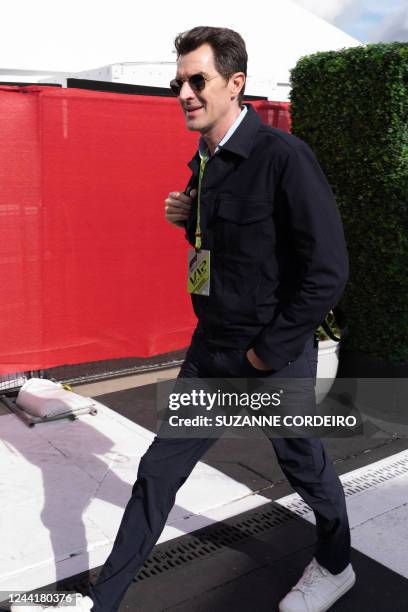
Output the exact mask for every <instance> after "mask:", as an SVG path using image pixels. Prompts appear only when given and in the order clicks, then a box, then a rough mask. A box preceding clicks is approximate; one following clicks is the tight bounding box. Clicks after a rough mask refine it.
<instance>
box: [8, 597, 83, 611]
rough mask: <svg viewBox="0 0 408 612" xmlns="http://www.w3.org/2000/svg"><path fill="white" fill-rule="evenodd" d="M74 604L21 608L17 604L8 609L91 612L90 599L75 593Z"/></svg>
mask: <svg viewBox="0 0 408 612" xmlns="http://www.w3.org/2000/svg"><path fill="white" fill-rule="evenodd" d="M75 596H76V602H75V605H73V606H63V605H58V606H42V605H36V606H21V605H19V604H13V605H12V606H11V607H10V612H54V611H55V610H65V611H66V612H72V611H74V610H75V611H76V612H91V610H92V607H93V601H92V599H91V598H90V597H88V596H86V597H84V596H83V595H81V594H80V593H76V594H75Z"/></svg>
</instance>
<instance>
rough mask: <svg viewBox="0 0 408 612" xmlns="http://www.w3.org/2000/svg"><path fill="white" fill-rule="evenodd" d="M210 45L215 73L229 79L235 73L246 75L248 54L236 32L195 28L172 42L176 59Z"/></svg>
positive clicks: (202, 27)
mask: <svg viewBox="0 0 408 612" xmlns="http://www.w3.org/2000/svg"><path fill="white" fill-rule="evenodd" d="M206 43H207V44H208V45H210V47H211V48H212V50H213V53H214V63H215V67H216V69H217V71H218V72H219V73H220V74H221V75H222V76H223V77H224V78H225V79H229V77H230V76H231V75H233V74H234V73H235V72H243V73H244V74H245V77H246V74H247V63H248V54H247V51H246V47H245V42H244V39H243V38H242V36H241V35H240V34H238V32H234V30H230V29H229V28H213V27H210V26H197V27H196V28H192V29H191V30H187V31H186V32H181V33H180V34H178V35H177V36H176V38H175V40H174V46H175V47H176V51H177V59H178V58H179V57H180V55H186V53H190V51H195V49H198V47H201V45H204V44H206ZM244 90H245V83H244V86H243V88H242V89H241V91H240V93H239V96H238V101H239V102H241V101H242V98H243V96H244Z"/></svg>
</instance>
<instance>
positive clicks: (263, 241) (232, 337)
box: [186, 106, 348, 371]
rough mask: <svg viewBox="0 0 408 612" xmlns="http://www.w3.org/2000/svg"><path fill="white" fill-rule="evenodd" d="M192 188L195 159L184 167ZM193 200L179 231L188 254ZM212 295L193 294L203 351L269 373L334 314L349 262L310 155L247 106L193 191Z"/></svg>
mask: <svg viewBox="0 0 408 612" xmlns="http://www.w3.org/2000/svg"><path fill="white" fill-rule="evenodd" d="M189 166H190V168H191V170H192V172H193V175H192V177H191V180H190V182H189V184H190V186H191V185H196V184H197V176H198V170H199V155H198V152H197V153H196V155H195V157H194V158H193V159H192V160H191V162H190V163H189ZM196 215H197V201H196V200H195V201H193V203H192V207H191V212H190V217H189V219H188V221H187V223H186V233H187V238H188V240H189V242H190V243H191V244H192V245H194V232H195V229H196ZM201 231H202V248H203V249H209V250H210V251H211V285H210V295H209V296H200V295H192V301H193V307H194V311H195V313H196V315H197V317H198V320H199V327H200V328H201V330H202V331H203V332H204V334H205V337H206V340H207V342H209V343H210V344H213V345H215V346H219V347H232V348H249V347H253V349H254V350H255V353H256V354H257V355H258V356H259V357H260V359H262V360H263V361H264V362H266V363H267V364H268V365H269V366H270V368H271V369H272V370H276V371H277V370H280V369H281V368H282V367H284V366H285V365H287V364H288V363H289V362H290V361H294V360H295V359H296V358H297V357H298V356H299V355H300V353H301V352H302V350H303V347H304V344H305V342H306V340H307V339H308V338H309V337H310V336H311V335H312V334H313V333H314V331H315V330H316V328H317V327H318V326H319V324H320V323H321V322H322V321H323V319H324V317H325V315H326V314H327V312H328V311H329V310H330V309H331V308H332V307H334V306H335V305H336V304H337V302H338V300H339V298H340V296H341V294H342V292H343V289H344V286H345V284H346V281H347V278H348V257H347V250H346V244H345V240H344V233H343V228H342V223H341V220H340V216H339V213H338V210H337V206H336V202H335V199H334V195H333V192H332V190H331V188H330V186H329V184H328V182H327V180H326V178H325V176H324V174H323V171H322V169H321V167H320V166H319V163H318V162H317V160H316V157H315V155H314V154H313V152H312V150H311V149H310V147H309V146H308V145H307V144H306V143H305V142H304V141H303V140H301V139H299V138H297V137H296V136H294V135H292V134H288V133H286V132H284V131H282V130H279V129H277V128H272V127H270V126H267V125H264V124H262V123H261V120H260V118H259V115H258V114H257V113H256V112H255V111H254V109H253V108H252V107H251V106H249V108H248V112H247V114H246V116H245V118H244V119H243V121H242V123H241V124H240V125H239V126H238V128H237V130H236V131H235V132H234V133H233V135H232V136H231V138H230V139H229V140H228V141H227V142H226V143H225V145H224V146H223V147H222V149H221V150H220V151H219V152H218V153H217V154H216V155H215V156H213V157H212V158H211V159H210V160H209V162H208V163H207V166H206V168H205V172H204V178H203V183H202V191H201Z"/></svg>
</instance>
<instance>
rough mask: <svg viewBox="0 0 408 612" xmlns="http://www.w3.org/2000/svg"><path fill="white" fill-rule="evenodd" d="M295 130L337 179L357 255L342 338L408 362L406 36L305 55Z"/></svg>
mask: <svg viewBox="0 0 408 612" xmlns="http://www.w3.org/2000/svg"><path fill="white" fill-rule="evenodd" d="M291 85H292V90H291V94H290V101H291V113H292V132H293V133H294V134H296V136H299V137H300V138H302V139H303V140H305V141H306V142H307V143H308V144H309V145H310V146H311V148H312V149H313V151H314V152H315V154H316V156H317V158H318V159H319V162H320V164H321V166H322V168H323V170H324V172H325V174H326V176H327V179H328V181H329V183H330V185H331V186H332V189H333V192H334V194H335V196H336V200H337V204H338V206H339V210H340V214H341V217H342V219H343V224H344V231H345V234H346V240H347V245H348V251H349V255H350V280H349V282H348V284H347V287H346V289H345V292H344V295H343V297H342V299H341V302H340V305H341V306H342V307H343V308H344V310H345V312H346V314H347V317H348V321H349V329H350V334H349V336H348V337H347V339H346V341H345V346H346V347H347V348H351V349H353V350H361V351H364V352H366V353H369V354H371V355H373V356H375V357H379V358H382V359H386V360H389V361H393V362H396V363H407V362H408V43H397V42H394V43H387V44H369V45H366V46H365V47H364V46H359V47H354V48H349V49H342V50H340V51H329V52H319V53H315V54H313V55H310V56H304V57H302V58H301V59H300V60H299V61H298V63H297V64H296V66H295V68H294V69H293V70H292V71H291Z"/></svg>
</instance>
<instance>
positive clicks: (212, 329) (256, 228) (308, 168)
mask: <svg viewBox="0 0 408 612" xmlns="http://www.w3.org/2000/svg"><path fill="white" fill-rule="evenodd" d="M175 45H176V50H177V54H178V60H177V74H176V78H175V79H174V80H173V81H172V82H171V88H172V90H173V91H174V93H175V94H176V95H177V96H178V99H179V102H180V105H181V108H182V111H183V113H184V115H185V120H186V125H187V128H188V129H189V130H195V131H197V132H199V133H200V135H201V137H200V140H199V147H198V151H197V153H196V155H195V156H194V158H193V160H192V161H191V162H190V164H189V165H190V168H191V170H192V177H191V180H190V181H189V187H188V189H187V190H186V193H188V194H189V195H186V193H182V192H171V193H170V194H169V196H168V198H167V199H166V201H165V216H166V219H167V221H169V222H170V223H173V224H174V225H176V226H180V227H182V228H185V230H186V236H187V238H188V240H189V242H190V244H191V246H192V249H191V256H190V258H189V270H190V275H189V290H190V292H191V296H192V301H193V306H194V310H195V313H196V315H197V318H198V325H197V329H196V331H195V333H194V335H193V338H192V342H191V345H190V348H189V350H188V352H187V355H186V359H185V361H184V363H183V365H182V368H181V370H180V374H179V377H180V378H212V377H213V378H217V377H218V378H222V377H225V378H234V377H242V378H245V377H248V378H256V377H260V378H265V379H269V378H271V379H273V378H291V377H293V378H296V377H297V378H299V377H300V378H301V377H304V378H310V377H312V378H314V377H315V374H316V357H317V343H316V341H315V334H314V332H315V330H316V329H317V327H318V326H319V324H320V323H321V322H322V321H323V319H324V317H325V315H326V313H327V312H328V311H329V310H330V309H331V308H332V307H333V306H335V305H336V303H337V302H338V300H339V298H340V296H341V293H342V291H343V289H344V286H345V283H346V280H347V276H348V259H347V252H346V247H345V241H344V235H343V230H342V225H341V221H340V217H339V214H338V211H337V208H336V204H335V200H334V197H333V193H332V191H331V189H330V187H329V185H328V183H327V181H326V179H325V177H324V174H323V172H322V170H321V168H320V166H319V164H318V162H317V161H316V158H315V156H314V154H313V152H312V151H311V149H310V148H309V147H308V145H307V144H306V143H305V142H303V141H302V140H300V139H299V138H297V137H295V136H294V135H291V134H287V133H285V132H283V131H281V130H278V129H275V128H271V127H269V126H266V125H263V124H262V123H261V120H260V118H259V116H258V115H257V113H256V112H255V111H254V110H253V108H252V107H251V106H249V105H246V106H245V105H243V104H242V97H243V93H244V88H245V79H246V68H247V53H246V49H245V43H244V41H243V40H242V38H241V36H240V35H239V34H237V33H236V32H234V31H232V30H229V29H226V28H211V27H197V28H193V29H192V30H190V31H187V32H184V33H183V34H180V35H179V36H178V37H177V39H176V41H175ZM197 266H200V275H198V276H197V274H195V272H196V270H197ZM198 277H199V281H198V280H197V278H198ZM159 434H160V432H159ZM215 441H216V437H209V438H189V437H185V438H171V437H167V438H166V437H161V436H160V435H158V436H156V437H155V439H154V441H153V443H152V444H151V445H150V447H149V449H148V450H147V452H146V453H145V455H144V456H143V457H142V459H141V461H140V466H139V470H138V477H137V480H136V482H135V484H134V486H133V489H132V497H131V499H130V500H129V503H128V504H127V507H126V509H125V512H124V516H123V519H122V523H121V525H120V528H119V531H118V534H117V537H116V540H115V543H114V546H113V549H112V552H111V554H110V556H109V557H108V559H107V561H106V563H105V565H104V567H103V569H102V572H101V574H100V576H99V578H98V581H97V583H96V584H95V585H94V586H93V587H91V589H90V593H89V597H85V598H83V599H82V600H81V601H80V602H79V603H78V604H77V607H76V608H74V609H78V610H92V612H115V611H116V610H118V609H119V605H120V602H121V600H122V598H123V596H124V595H125V592H126V590H127V588H128V586H129V585H130V583H131V581H132V579H133V578H134V576H135V574H136V573H137V571H138V570H139V569H140V567H141V566H142V565H143V563H144V561H145V559H146V558H147V557H148V555H149V553H150V552H151V550H152V548H153V547H154V545H155V543H156V542H157V540H158V538H159V536H160V534H161V532H162V530H163V528H164V525H165V522H166V519H167V516H168V514H169V512H170V510H171V508H172V506H173V505H174V501H175V497H176V493H177V491H178V489H179V488H180V487H181V485H182V484H183V483H184V482H185V481H186V479H187V478H188V476H189V474H190V473H191V471H192V470H193V468H194V466H195V465H196V463H197V461H199V459H200V458H201V457H202V456H203V455H204V454H205V452H206V451H207V450H208V449H209V448H210V447H211V445H212V444H213V443H214V442H215ZM270 441H271V443H272V445H273V447H274V450H275V452H276V455H277V458H278V461H279V465H280V466H281V468H282V470H283V472H284V473H285V475H286V476H287V478H288V480H289V482H290V483H291V484H292V486H293V487H294V489H295V490H296V491H298V492H299V494H300V495H301V496H302V498H303V499H304V500H305V501H306V503H307V504H309V506H310V507H311V508H312V509H313V511H314V513H315V517H316V532H317V543H316V550H315V554H314V557H313V559H312V561H311V562H310V563H309V564H308V566H307V567H306V569H305V571H304V573H303V576H302V578H301V579H300V580H299V582H298V583H297V585H295V586H294V587H293V589H292V590H291V591H290V592H289V593H288V594H287V595H286V596H285V597H284V599H283V600H282V601H281V602H280V604H279V610H280V612H323V611H324V610H328V609H329V608H330V606H331V605H332V604H333V603H334V602H335V601H336V600H337V599H339V597H341V596H342V595H343V594H344V593H345V592H346V591H348V590H349V589H350V588H351V587H352V586H353V584H354V582H355V574H354V571H353V569H352V567H351V564H350V531H349V525H348V518H347V511H346V505H345V499H344V493H343V489H342V486H341V483H340V481H339V479H338V477H337V475H336V473H335V471H334V469H333V466H332V464H331V462H330V459H329V458H328V456H327V454H326V452H325V449H324V447H323V445H322V442H321V441H320V439H318V438H293V437H292V438H271V439H270Z"/></svg>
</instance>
